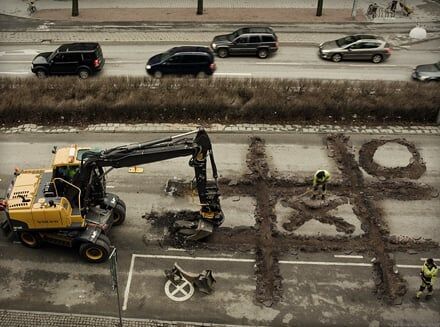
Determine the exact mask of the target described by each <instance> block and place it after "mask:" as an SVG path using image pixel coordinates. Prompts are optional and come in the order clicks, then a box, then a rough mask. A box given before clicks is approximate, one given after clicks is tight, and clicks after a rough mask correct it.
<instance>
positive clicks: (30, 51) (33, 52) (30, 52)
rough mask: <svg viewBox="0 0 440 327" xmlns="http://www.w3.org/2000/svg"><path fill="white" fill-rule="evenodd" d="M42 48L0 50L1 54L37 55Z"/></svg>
mask: <svg viewBox="0 0 440 327" xmlns="http://www.w3.org/2000/svg"><path fill="white" fill-rule="evenodd" d="M40 52H43V51H42V50H34V49H23V50H9V51H0V56H17V55H25V56H27V55H36V54H39V53H40Z"/></svg>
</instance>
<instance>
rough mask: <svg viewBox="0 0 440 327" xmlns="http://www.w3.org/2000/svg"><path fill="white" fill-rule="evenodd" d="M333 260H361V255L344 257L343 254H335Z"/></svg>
mask: <svg viewBox="0 0 440 327" xmlns="http://www.w3.org/2000/svg"><path fill="white" fill-rule="evenodd" d="M334 257H335V258H346V259H363V258H364V257H363V256H362V255H345V254H335V255H334Z"/></svg>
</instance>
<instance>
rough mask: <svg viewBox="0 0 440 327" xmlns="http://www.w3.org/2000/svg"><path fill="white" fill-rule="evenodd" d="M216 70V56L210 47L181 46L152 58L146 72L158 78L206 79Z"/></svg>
mask: <svg viewBox="0 0 440 327" xmlns="http://www.w3.org/2000/svg"><path fill="white" fill-rule="evenodd" d="M215 69H216V66H215V63H214V54H213V53H212V51H211V50H210V49H209V48H208V47H203V46H181V47H175V48H171V49H169V50H168V51H167V52H164V53H160V54H158V55H155V56H153V57H151V58H150V59H149V60H148V62H147V65H146V66H145V70H146V71H147V74H149V75H152V76H154V77H156V78H161V77H162V76H163V75H165V74H167V75H194V76H197V77H206V76H207V75H212V74H213V73H214V71H215Z"/></svg>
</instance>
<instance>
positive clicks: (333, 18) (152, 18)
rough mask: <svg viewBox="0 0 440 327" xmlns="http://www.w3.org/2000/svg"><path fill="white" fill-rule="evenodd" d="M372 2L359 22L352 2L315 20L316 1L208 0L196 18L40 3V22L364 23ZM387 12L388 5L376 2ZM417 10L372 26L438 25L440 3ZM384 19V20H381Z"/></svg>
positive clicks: (339, 0) (21, 4) (188, 6)
mask: <svg viewBox="0 0 440 327" xmlns="http://www.w3.org/2000/svg"><path fill="white" fill-rule="evenodd" d="M371 2H372V1H371V0H358V1H357V2H356V3H357V13H356V17H355V19H353V18H352V17H351V12H352V8H353V0H331V1H329V0H327V1H324V9H323V15H322V16H321V17H316V4H317V2H316V1H313V0H271V1H268V0H204V9H205V10H204V14H203V15H196V6H197V1H196V0H125V1H124V0H87V1H84V0H79V12H80V15H79V16H78V17H71V3H72V2H71V1H55V0H37V1H36V6H37V9H38V11H37V13H36V14H34V15H33V17H35V18H39V19H43V20H52V21H59V20H69V21H77V22H85V21H93V22H104V21H106V22H116V21H118V22H120V21H130V22H133V21H145V22H199V23H200V22H236V23H251V22H252V23H283V22H284V23H295V22H321V23H323V22H342V23H343V22H353V21H358V22H365V21H367V18H366V17H365V12H366V10H367V8H368V5H369V4H370V3H371ZM374 2H376V3H377V4H378V5H380V6H381V7H384V8H386V7H387V5H388V2H389V1H388V0H376V1H374ZM408 3H409V4H410V6H411V7H412V8H413V9H414V13H413V14H411V15H410V16H409V17H406V16H404V15H403V14H402V12H401V11H400V10H398V11H397V13H396V15H395V17H377V18H375V19H374V20H373V21H372V22H374V23H378V22H379V23H380V22H386V23H395V22H414V23H417V22H433V21H439V17H440V4H439V2H437V1H435V0H411V1H408ZM26 8H27V5H26V1H24V0H21V1H19V0H2V6H1V9H0V13H3V14H8V15H15V16H21V17H29V16H28V14H27V12H26ZM379 16H380V15H379Z"/></svg>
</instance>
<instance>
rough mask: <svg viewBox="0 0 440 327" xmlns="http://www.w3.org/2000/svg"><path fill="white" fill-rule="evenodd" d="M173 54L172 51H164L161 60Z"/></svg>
mask: <svg viewBox="0 0 440 327" xmlns="http://www.w3.org/2000/svg"><path fill="white" fill-rule="evenodd" d="M172 55H173V54H172V53H171V52H170V51H167V52H164V53H162V54H161V55H160V61H164V60H167V59H168V58H169V57H171V56H172Z"/></svg>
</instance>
